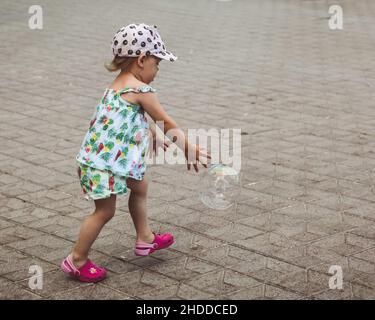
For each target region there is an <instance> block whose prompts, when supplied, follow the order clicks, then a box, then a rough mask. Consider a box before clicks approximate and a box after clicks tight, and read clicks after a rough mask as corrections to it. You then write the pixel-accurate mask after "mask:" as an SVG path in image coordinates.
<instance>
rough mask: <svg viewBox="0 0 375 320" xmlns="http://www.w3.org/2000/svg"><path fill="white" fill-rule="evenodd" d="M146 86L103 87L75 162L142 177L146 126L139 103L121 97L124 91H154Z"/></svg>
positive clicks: (147, 134)
mask: <svg viewBox="0 0 375 320" xmlns="http://www.w3.org/2000/svg"><path fill="white" fill-rule="evenodd" d="M155 91H156V90H155V89H154V88H152V87H150V86H141V87H139V88H136V89H132V88H128V87H127V88H125V89H122V90H114V89H108V88H107V89H106V90H105V93H104V95H103V97H102V98H101V99H100V101H99V104H98V105H97V106H96V108H95V112H94V114H93V116H92V119H91V121H90V124H89V129H88V131H87V133H86V135H85V138H84V140H83V142H82V145H81V148H80V150H79V153H78V155H77V156H76V160H77V162H79V163H81V164H84V165H87V166H90V167H92V168H96V169H100V170H109V171H111V172H113V173H114V174H116V175H119V176H123V177H131V178H134V179H137V180H142V179H143V176H144V174H145V171H146V161H145V159H146V152H147V150H148V146H149V132H148V128H149V125H148V123H147V119H146V117H145V115H144V110H143V109H142V107H141V106H140V105H137V104H132V103H130V102H128V101H126V100H124V99H122V98H121V94H123V93H125V92H137V93H143V92H155Z"/></svg>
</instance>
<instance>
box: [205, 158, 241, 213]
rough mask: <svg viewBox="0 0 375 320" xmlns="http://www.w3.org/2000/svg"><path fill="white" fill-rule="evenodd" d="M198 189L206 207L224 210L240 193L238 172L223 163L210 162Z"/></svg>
mask: <svg viewBox="0 0 375 320" xmlns="http://www.w3.org/2000/svg"><path fill="white" fill-rule="evenodd" d="M198 189H199V197H200V199H201V201H202V202H203V203H204V204H205V205H206V206H207V207H209V208H211V209H215V210H225V209H227V208H229V207H230V206H232V205H233V204H234V203H235V201H236V200H237V198H238V197H239V195H240V193H241V181H240V174H239V172H237V171H236V170H234V169H233V168H231V167H229V166H226V165H224V164H211V165H210V166H209V167H208V168H207V170H205V173H204V174H203V175H202V178H201V180H200V184H199V187H198Z"/></svg>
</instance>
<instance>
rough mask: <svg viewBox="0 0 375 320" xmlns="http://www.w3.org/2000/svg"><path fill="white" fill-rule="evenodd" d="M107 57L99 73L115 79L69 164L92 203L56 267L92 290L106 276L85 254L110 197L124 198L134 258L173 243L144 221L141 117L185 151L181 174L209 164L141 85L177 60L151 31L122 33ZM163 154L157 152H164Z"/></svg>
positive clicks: (109, 210)
mask: <svg viewBox="0 0 375 320" xmlns="http://www.w3.org/2000/svg"><path fill="white" fill-rule="evenodd" d="M112 52H113V55H114V58H113V60H112V62H111V63H110V64H109V65H107V66H106V68H107V69H108V70H109V71H117V70H121V71H120V73H119V74H118V76H117V77H116V78H115V80H114V81H113V82H112V84H111V85H110V86H109V87H108V88H106V90H105V92H104V95H103V96H102V98H101V99H100V101H99V104H98V105H97V106H96V109H95V112H94V115H93V117H92V119H91V121H90V126H89V129H88V131H87V133H86V136H85V138H84V140H83V143H82V146H81V149H80V151H79V153H78V155H77V157H76V160H77V166H78V168H77V169H78V176H79V178H80V184H81V187H82V190H83V192H84V194H85V198H86V199H87V200H94V202H95V211H94V213H93V214H91V215H90V216H88V217H87V218H86V219H85V220H84V222H83V223H82V225H81V229H80V234H79V237H78V241H77V242H76V244H75V246H74V248H73V250H72V252H71V253H70V254H69V255H68V257H66V258H65V259H64V260H63V262H62V263H61V269H62V271H63V272H65V273H66V274H69V275H70V276H73V277H75V278H77V279H78V280H80V281H84V282H97V281H100V280H102V279H103V278H104V277H105V276H106V273H107V272H106V270H105V269H104V268H102V267H99V266H97V265H95V264H94V263H93V262H91V261H90V259H88V253H89V250H90V248H91V246H92V244H93V242H94V241H95V239H96V238H97V237H98V235H99V233H100V231H101V229H102V228H103V226H104V225H105V224H106V223H107V222H108V221H109V220H110V219H111V218H112V217H113V216H114V214H115V209H116V195H121V194H122V195H126V194H127V193H128V188H130V190H131V192H130V195H129V212H130V215H131V217H132V220H133V223H134V226H135V230H136V234H137V237H136V242H135V248H134V253H135V254H136V255H138V256H147V255H149V254H150V253H152V252H154V251H155V250H159V249H164V248H167V247H169V246H170V245H171V244H172V243H173V242H174V239H173V235H172V234H170V233H165V234H155V233H154V232H153V231H152V230H151V228H150V226H149V224H148V221H147V212H146V200H147V189H148V182H147V180H146V178H145V170H146V161H145V156H146V152H147V150H148V147H149V129H150V131H151V133H152V137H153V147H154V148H155V146H156V132H155V128H154V126H153V125H151V126H149V125H148V122H147V118H146V117H145V111H146V112H147V113H148V114H149V116H150V117H151V118H152V119H153V120H154V121H163V123H164V134H167V132H168V131H170V130H171V129H174V130H173V136H172V141H173V142H176V145H177V146H178V147H179V148H181V149H182V150H183V151H184V153H185V157H186V159H187V167H188V170H190V168H191V164H193V166H194V168H195V170H196V171H198V162H201V163H202V164H203V166H205V167H207V166H206V164H205V163H203V162H204V161H200V157H205V158H207V159H210V158H211V156H210V155H209V154H208V153H205V152H203V151H202V149H201V148H199V146H198V145H194V144H190V143H189V142H188V141H187V137H186V136H185V135H184V133H183V131H182V130H181V129H179V128H178V126H177V124H176V122H175V121H174V120H173V119H172V118H171V117H170V116H169V115H168V114H167V113H166V112H165V110H164V108H163V107H162V106H161V105H160V103H159V101H158V98H157V96H156V94H155V91H156V90H155V89H154V88H152V87H150V86H149V85H148V84H149V83H150V82H152V81H153V80H154V78H155V76H156V74H157V72H158V70H159V67H158V65H159V63H160V61H161V60H168V61H172V62H173V61H175V60H176V59H177V57H176V56H175V55H174V54H173V53H171V52H170V51H166V48H165V46H164V43H163V41H162V40H161V38H160V35H159V33H158V31H157V30H156V26H149V25H146V24H144V23H141V24H130V25H127V26H125V27H123V28H121V29H120V30H118V32H117V33H116V34H115V36H114V38H113V39H112ZM169 133H170V132H169ZM169 133H168V137H169ZM167 146H168V144H166V143H164V144H163V148H164V150H166V147H167ZM154 151H156V150H154ZM191 155H193V156H192V157H191Z"/></svg>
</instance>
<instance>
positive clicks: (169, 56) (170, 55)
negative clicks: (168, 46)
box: [153, 51, 178, 62]
mask: <svg viewBox="0 0 375 320" xmlns="http://www.w3.org/2000/svg"><path fill="white" fill-rule="evenodd" d="M164 53H165V55H163V54H161V53H154V54H153V55H154V56H155V57H158V58H160V59H163V60H167V61H169V62H174V61H176V60H177V59H178V57H177V56H175V55H174V54H173V53H172V52H170V51H168V52H166V51H164ZM171 59H173V60H171Z"/></svg>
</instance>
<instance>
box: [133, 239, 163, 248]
mask: <svg viewBox="0 0 375 320" xmlns="http://www.w3.org/2000/svg"><path fill="white" fill-rule="evenodd" d="M135 246H136V248H137V249H157V247H158V246H159V245H158V244H157V243H156V242H154V243H147V242H144V241H137V242H136V243H135Z"/></svg>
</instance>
